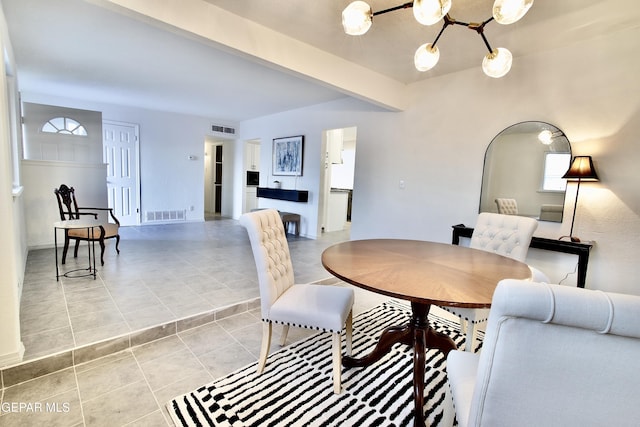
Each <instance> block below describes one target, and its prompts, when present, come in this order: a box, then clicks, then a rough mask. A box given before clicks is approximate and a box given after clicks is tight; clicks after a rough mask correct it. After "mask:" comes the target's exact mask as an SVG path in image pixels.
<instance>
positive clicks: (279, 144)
mask: <svg viewBox="0 0 640 427" xmlns="http://www.w3.org/2000/svg"><path fill="white" fill-rule="evenodd" d="M303 145H304V136H303V135H299V136H288V137H286V138H275V139H274V140H273V175H290V176H302V150H303Z"/></svg>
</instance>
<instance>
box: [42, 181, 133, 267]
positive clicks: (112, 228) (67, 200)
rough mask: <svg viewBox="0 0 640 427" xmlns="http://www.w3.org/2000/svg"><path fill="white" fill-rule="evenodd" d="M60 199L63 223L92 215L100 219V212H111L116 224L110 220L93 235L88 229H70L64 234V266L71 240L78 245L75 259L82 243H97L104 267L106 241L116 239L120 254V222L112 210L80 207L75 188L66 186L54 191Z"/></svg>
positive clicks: (74, 252) (117, 249)
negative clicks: (93, 241)
mask: <svg viewBox="0 0 640 427" xmlns="http://www.w3.org/2000/svg"><path fill="white" fill-rule="evenodd" d="M53 192H54V193H55V195H56V198H57V199H58V208H59V210H60V219H61V220H62V221H66V220H72V219H80V217H81V216H83V215H92V216H93V218H94V219H96V220H97V219H98V216H99V214H100V212H109V216H110V217H111V219H112V220H113V221H114V222H108V219H107V220H106V221H105V222H104V223H101V224H100V225H99V226H98V227H95V228H100V230H99V231H97V230H93V233H89V230H88V229H86V228H78V229H70V230H65V232H64V249H63V251H62V264H64V263H65V261H66V258H67V250H68V249H69V241H70V240H71V239H73V240H75V241H76V245H75V248H74V251H73V257H74V258H77V257H78V246H80V242H81V241H83V240H84V241H87V242H91V241H92V240H95V241H97V242H98V243H99V244H100V263H101V265H104V241H105V240H106V239H112V238H115V239H116V252H117V253H120V249H119V247H118V246H119V245H120V234H119V229H120V221H118V218H116V216H115V215H114V214H113V209H111V208H83V207H78V203H77V202H76V195H75V190H74V189H73V187H68V186H66V185H65V184H62V185H60V188H56V189H54V190H53Z"/></svg>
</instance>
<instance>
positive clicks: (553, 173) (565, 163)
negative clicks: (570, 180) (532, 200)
mask: <svg viewBox="0 0 640 427" xmlns="http://www.w3.org/2000/svg"><path fill="white" fill-rule="evenodd" d="M570 162H571V154H570V153H547V154H546V155H545V159H544V181H543V183H542V189H543V190H546V191H564V190H565V189H566V188H567V181H566V180H564V179H562V175H564V174H565V172H566V171H567V169H569V163H570Z"/></svg>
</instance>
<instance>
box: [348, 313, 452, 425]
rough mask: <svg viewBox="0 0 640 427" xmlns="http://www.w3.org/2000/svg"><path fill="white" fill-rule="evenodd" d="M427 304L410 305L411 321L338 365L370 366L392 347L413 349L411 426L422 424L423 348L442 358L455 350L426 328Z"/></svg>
mask: <svg viewBox="0 0 640 427" xmlns="http://www.w3.org/2000/svg"><path fill="white" fill-rule="evenodd" d="M430 308H431V305H430V304H421V303H417V302H411V311H412V314H411V320H410V321H409V323H407V324H405V325H401V326H391V327H389V328H387V329H385V330H384V331H383V332H382V335H381V336H380V340H379V341H378V343H377V344H376V347H375V348H374V349H373V351H372V352H371V353H369V354H368V355H366V356H364V357H361V358H355V357H350V356H343V358H342V365H343V366H344V367H345V368H360V367H365V366H370V365H372V364H374V363H376V362H377V361H378V360H380V359H382V357H383V356H384V355H386V354H387V353H389V351H390V350H391V347H393V345H394V344H398V343H401V344H405V345H408V346H410V347H413V397H414V402H415V406H414V420H415V421H414V426H416V427H421V426H424V425H425V420H424V373H425V353H426V351H427V349H438V350H440V351H442V352H443V353H444V355H445V357H446V356H447V354H449V352H450V351H451V350H455V349H456V348H457V346H456V344H455V343H454V342H453V340H452V339H451V338H450V337H449V336H447V335H445V334H443V333H441V332H436V331H435V330H434V329H433V328H431V326H429V320H428V318H427V316H428V315H429V309H430Z"/></svg>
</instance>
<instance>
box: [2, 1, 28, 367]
mask: <svg viewBox="0 0 640 427" xmlns="http://www.w3.org/2000/svg"><path fill="white" fill-rule="evenodd" d="M0 52H1V53H2V54H3V55H2V60H0V224H2V227H0V253H2V256H0V301H1V302H2V306H1V307H0V366H4V365H5V364H10V363H15V362H19V361H20V360H22V355H23V354H24V346H23V345H22V342H21V341H20V304H19V300H20V293H21V290H22V283H23V280H24V269H25V265H26V259H27V258H26V257H27V248H26V229H25V227H24V222H23V221H22V218H23V215H24V204H23V198H22V195H21V189H20V188H19V182H14V176H15V177H17V179H18V181H19V176H20V170H19V163H18V162H14V160H13V156H12V143H11V135H12V133H11V130H12V128H13V126H12V125H11V123H12V119H11V113H10V107H9V106H10V105H11V104H12V103H13V101H14V100H17V93H18V91H17V85H16V79H15V78H14V77H15V73H14V71H15V61H14V57H13V50H12V47H11V43H10V41H9V37H8V34H7V26H6V22H5V19H4V14H3V12H2V8H0ZM14 124H15V123H14ZM15 133H16V132H14V137H15ZM14 172H15V173H14Z"/></svg>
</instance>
